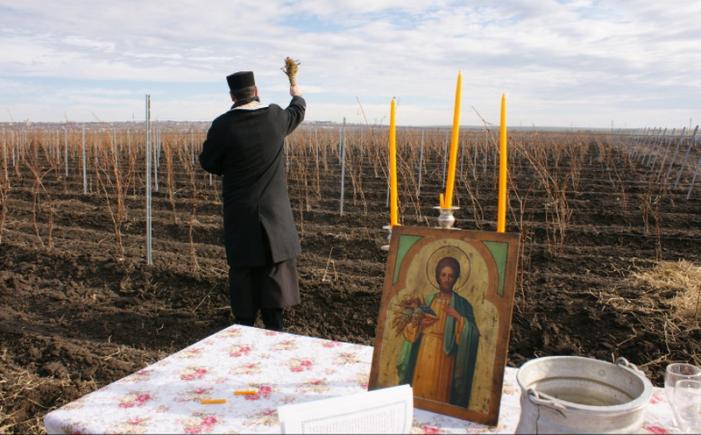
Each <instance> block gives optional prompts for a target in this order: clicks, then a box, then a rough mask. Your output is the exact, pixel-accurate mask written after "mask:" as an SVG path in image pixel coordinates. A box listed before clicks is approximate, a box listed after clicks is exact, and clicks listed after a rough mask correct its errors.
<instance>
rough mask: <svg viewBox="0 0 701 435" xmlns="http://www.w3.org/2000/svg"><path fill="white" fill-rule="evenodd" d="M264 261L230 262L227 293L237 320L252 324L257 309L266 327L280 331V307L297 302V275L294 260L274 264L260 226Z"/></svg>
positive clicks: (295, 261) (267, 242) (281, 326)
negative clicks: (258, 263)
mask: <svg viewBox="0 0 701 435" xmlns="http://www.w3.org/2000/svg"><path fill="white" fill-rule="evenodd" d="M263 237H264V242H263V243H264V249H265V254H266V260H267V261H266V263H267V264H265V265H262V266H253V267H241V266H236V265H233V266H232V265H231V264H229V295H230V298H231V311H232V313H234V317H235V318H236V322H237V323H239V324H242V325H248V326H253V324H254V323H255V321H256V318H257V317H258V312H259V311H260V313H261V317H262V318H263V324H264V325H265V327H266V328H267V329H272V330H275V331H282V329H283V325H282V308H283V307H288V306H292V305H295V304H298V303H299V301H300V297H299V276H298V274H297V259H296V258H292V259H289V260H285V261H282V262H280V263H273V259H272V254H271V252H270V243H269V241H268V237H267V234H266V233H265V229H263Z"/></svg>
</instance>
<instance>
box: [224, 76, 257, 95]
mask: <svg viewBox="0 0 701 435" xmlns="http://www.w3.org/2000/svg"><path fill="white" fill-rule="evenodd" d="M226 82H227V83H228V84H229V89H230V90H232V91H235V90H238V89H242V88H248V87H250V86H255V85H256V80H255V78H254V77H253V71H239V72H235V73H233V74H231V75H228V76H226Z"/></svg>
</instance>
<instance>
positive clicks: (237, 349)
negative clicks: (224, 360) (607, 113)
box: [229, 344, 252, 358]
mask: <svg viewBox="0 0 701 435" xmlns="http://www.w3.org/2000/svg"><path fill="white" fill-rule="evenodd" d="M251 350H252V348H251V346H249V345H247V344H235V345H233V346H231V347H230V348H229V356H230V357H232V358H238V357H241V356H245V355H248V354H249V353H251Z"/></svg>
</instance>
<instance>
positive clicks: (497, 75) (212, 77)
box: [0, 0, 701, 128]
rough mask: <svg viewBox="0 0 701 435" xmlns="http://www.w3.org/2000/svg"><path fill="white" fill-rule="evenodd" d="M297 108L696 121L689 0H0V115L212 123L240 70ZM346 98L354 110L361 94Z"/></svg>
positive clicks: (432, 116) (550, 119) (699, 112)
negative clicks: (288, 68)
mask: <svg viewBox="0 0 701 435" xmlns="http://www.w3.org/2000/svg"><path fill="white" fill-rule="evenodd" d="M286 56H292V57H294V58H296V59H299V60H300V61H301V62H302V65H301V66H300V72H299V78H298V80H299V83H300V86H301V87H302V89H303V91H304V94H305V98H306V99H307V103H308V111H307V119H308V120H318V121H340V120H341V119H342V118H343V117H346V118H347V120H348V121H349V122H365V119H364V117H363V112H361V110H360V107H361V105H362V107H363V109H364V113H365V118H367V121H368V122H370V123H373V122H374V123H377V122H380V123H386V122H387V117H388V113H389V102H390V99H391V97H392V96H396V97H397V99H398V109H397V122H398V124H400V125H449V124H450V123H451V122H452V110H453V98H454V92H455V79H456V75H457V72H458V71H459V70H462V73H463V92H462V95H463V99H462V105H463V111H462V124H463V125H477V124H480V120H479V118H478V116H477V115H476V114H475V111H474V110H473V109H472V107H473V106H474V108H475V109H476V110H477V111H478V112H479V113H480V114H481V115H482V116H483V117H484V118H486V120H487V121H490V122H497V121H498V110H499V100H500V96H501V94H502V93H506V95H507V99H508V103H509V109H508V118H509V124H510V125H514V126H531V125H536V126H565V127H569V126H574V127H585V126H588V127H610V125H611V122H612V121H613V123H614V126H615V127H629V128H630V127H645V126H666V127H680V126H685V125H688V124H689V122H690V118H691V119H692V120H693V123H694V124H696V123H698V121H699V120H701V1H698V0H693V1H664V2H663V1H659V0H650V1H643V0H630V1H629V0H614V1H587V0H573V1H564V0H563V1H550V0H502V1H487V0H485V1H457V2H454V1H437V2H428V1H425V0H371V1H370V0H368V1H360V0H334V1H320V0H312V1H290V0H278V1H273V0H256V1H237V0H235V1H232V0H225V1H178V0H175V1H174V0H170V1H167V2H166V1H158V2H156V1H124V0H119V1H99V0H91V1H73V0H62V1H60V2H53V1H52V2H49V1H34V0H23V1H21V2H20V1H16V0H13V1H7V0H0V122H3V121H11V120H15V121H19V120H26V119H29V120H32V121H63V120H66V119H67V120H69V121H94V120H101V121H127V120H132V119H135V120H143V119H144V95H145V94H147V93H148V94H151V96H152V107H153V112H152V113H153V114H152V117H153V118H154V119H158V120H192V121H206V120H211V119H213V118H214V117H216V116H217V115H218V114H220V113H222V112H223V111H226V110H227V109H228V107H229V105H230V101H229V97H228V89H227V87H226V81H225V76H226V75H227V74H230V73H232V72H234V71H238V70H253V71H255V73H256V81H257V84H258V87H259V90H260V93H261V96H262V98H263V100H264V102H275V103H277V104H280V105H283V106H284V105H286V104H287V102H288V100H289V96H288V94H287V89H288V88H287V79H286V77H285V76H284V74H283V73H282V72H281V71H280V67H281V66H282V63H283V59H284V58H285V57H286ZM359 103H360V104H359Z"/></svg>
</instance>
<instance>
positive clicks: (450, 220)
mask: <svg viewBox="0 0 701 435" xmlns="http://www.w3.org/2000/svg"><path fill="white" fill-rule="evenodd" d="M433 208H434V209H436V210H438V211H439V213H440V215H439V216H438V228H443V229H445V230H457V229H458V228H454V227H453V225H454V224H455V216H453V212H454V211H455V210H460V207H449V208H443V207H441V206H435V207H433Z"/></svg>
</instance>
